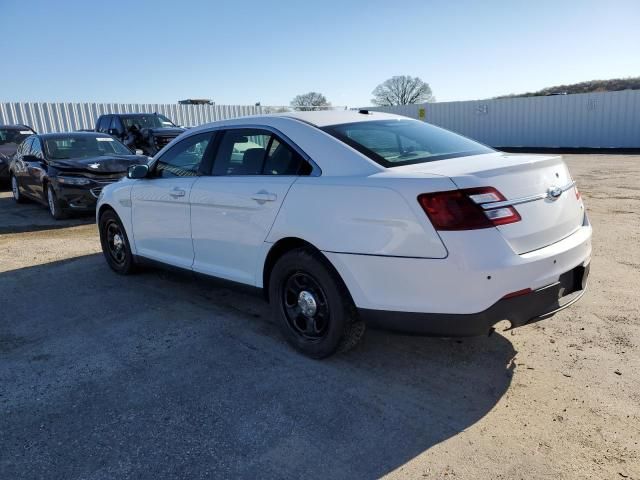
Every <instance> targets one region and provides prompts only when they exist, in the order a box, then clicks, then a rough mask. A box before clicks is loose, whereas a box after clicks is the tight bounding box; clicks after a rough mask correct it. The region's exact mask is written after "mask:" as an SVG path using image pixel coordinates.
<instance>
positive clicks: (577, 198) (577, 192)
mask: <svg viewBox="0 0 640 480" xmlns="http://www.w3.org/2000/svg"><path fill="white" fill-rule="evenodd" d="M573 188H574V189H575V190H576V200H580V198H581V197H582V195H580V190H578V185H574V186H573Z"/></svg>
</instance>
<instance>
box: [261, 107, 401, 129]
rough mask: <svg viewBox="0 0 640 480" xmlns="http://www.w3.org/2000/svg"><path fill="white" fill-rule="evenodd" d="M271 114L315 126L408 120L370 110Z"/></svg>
mask: <svg viewBox="0 0 640 480" xmlns="http://www.w3.org/2000/svg"><path fill="white" fill-rule="evenodd" d="M273 116H283V117H289V118H295V119H297V120H301V121H303V122H306V123H310V124H312V125H315V126H316V127H327V126H329V125H339V124H343V123H356V122H371V121H375V120H400V119H404V120H408V118H407V117H402V116H400V115H393V114H391V113H384V112H374V111H372V110H366V109H360V110H321V111H310V112H300V111H295V112H286V113H275V114H273Z"/></svg>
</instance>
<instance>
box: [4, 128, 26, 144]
mask: <svg viewBox="0 0 640 480" xmlns="http://www.w3.org/2000/svg"><path fill="white" fill-rule="evenodd" d="M29 135H33V132H32V131H31V130H30V129H28V128H0V145H4V144H7V143H15V144H16V145H18V144H19V143H20V142H22V141H23V140H24V139H25V138H27V137H28V136H29Z"/></svg>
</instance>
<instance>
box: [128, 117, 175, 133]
mask: <svg viewBox="0 0 640 480" xmlns="http://www.w3.org/2000/svg"><path fill="white" fill-rule="evenodd" d="M120 118H122V123H124V127H125V128H126V129H127V130H129V129H130V128H131V127H132V126H133V125H135V126H136V127H137V128H138V129H140V130H142V129H143V128H163V127H175V125H174V124H173V122H172V121H171V120H169V119H168V118H167V117H165V116H164V115H158V114H149V115H132V116H130V117H126V116H122V117H120Z"/></svg>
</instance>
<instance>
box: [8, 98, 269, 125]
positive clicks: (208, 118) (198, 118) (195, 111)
mask: <svg viewBox="0 0 640 480" xmlns="http://www.w3.org/2000/svg"><path fill="white" fill-rule="evenodd" d="M261 111H262V109H261V107H256V106H251V105H179V104H167V103H165V104H149V103H145V104H134V103H33V102H29V103H22V102H7V103H0V124H16V123H18V124H20V123H22V124H26V125H29V126H31V127H32V128H35V129H36V131H37V132H39V133H49V132H70V131H74V130H81V129H92V128H94V127H95V124H96V120H97V119H98V117H99V116H100V115H102V114H105V113H153V112H158V113H161V114H163V115H166V116H167V117H169V118H170V119H171V120H172V121H173V122H175V123H176V124H177V125H183V126H186V127H193V126H196V125H201V124H203V123H209V122H213V121H216V120H224V119H226V118H233V117H242V116H245V115H256V114H259V113H261Z"/></svg>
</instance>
